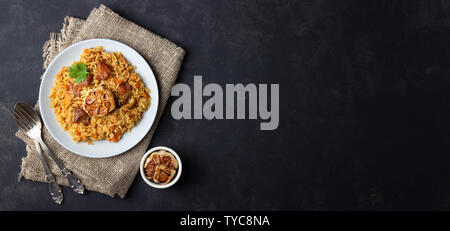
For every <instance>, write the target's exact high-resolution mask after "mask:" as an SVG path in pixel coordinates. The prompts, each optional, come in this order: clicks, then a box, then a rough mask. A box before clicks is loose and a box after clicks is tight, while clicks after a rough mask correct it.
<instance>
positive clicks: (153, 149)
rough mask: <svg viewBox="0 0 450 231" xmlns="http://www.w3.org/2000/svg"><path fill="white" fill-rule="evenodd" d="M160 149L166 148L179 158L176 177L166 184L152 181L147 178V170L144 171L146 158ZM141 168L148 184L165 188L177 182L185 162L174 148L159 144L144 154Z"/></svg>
mask: <svg viewBox="0 0 450 231" xmlns="http://www.w3.org/2000/svg"><path fill="white" fill-rule="evenodd" d="M158 150H165V151H168V152H170V153H172V154H173V155H174V156H175V158H176V159H177V161H178V170H177V175H176V176H175V178H173V179H172V181H171V182H169V183H168V184H164V185H160V184H157V183H154V182H152V181H150V180H149V179H147V176H146V175H145V172H144V163H145V159H147V157H148V156H149V155H150V154H151V153H152V152H155V151H158ZM139 169H140V172H141V177H142V179H143V180H144V181H145V183H147V184H148V185H150V186H152V187H153V188H157V189H165V188H169V187H170V186H172V185H174V184H175V183H177V181H178V179H180V176H181V171H182V169H183V164H182V163H181V159H180V156H178V154H177V152H175V151H174V150H173V149H171V148H169V147H165V146H158V147H154V148H152V149H150V150H148V151H147V152H146V153H145V154H144V156H143V157H142V159H141V163H140V167H139Z"/></svg>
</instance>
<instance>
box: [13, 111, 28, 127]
mask: <svg viewBox="0 0 450 231" xmlns="http://www.w3.org/2000/svg"><path fill="white" fill-rule="evenodd" d="M14 118H16V122H17V125H19V127H20V126H21V127H22V128H23V129H24V130H30V129H31V128H32V126H31V125H30V124H29V123H27V122H26V121H25V119H24V117H23V115H21V114H19V113H18V112H17V111H16V110H14Z"/></svg>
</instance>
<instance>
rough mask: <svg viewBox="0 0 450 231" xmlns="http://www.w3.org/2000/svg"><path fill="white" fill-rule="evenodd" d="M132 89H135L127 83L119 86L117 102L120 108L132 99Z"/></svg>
mask: <svg viewBox="0 0 450 231" xmlns="http://www.w3.org/2000/svg"><path fill="white" fill-rule="evenodd" d="M131 89H133V87H132V86H131V85H130V84H129V83H127V82H122V83H120V84H119V85H117V94H118V100H117V101H118V104H119V106H123V105H125V104H126V103H127V101H128V98H130V96H131Z"/></svg>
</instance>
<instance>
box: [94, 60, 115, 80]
mask: <svg viewBox="0 0 450 231" xmlns="http://www.w3.org/2000/svg"><path fill="white" fill-rule="evenodd" d="M111 72H112V68H111V66H109V65H108V64H106V63H104V62H102V61H99V62H98V63H97V75H96V76H95V78H96V79H98V80H105V79H107V78H108V77H109V75H111Z"/></svg>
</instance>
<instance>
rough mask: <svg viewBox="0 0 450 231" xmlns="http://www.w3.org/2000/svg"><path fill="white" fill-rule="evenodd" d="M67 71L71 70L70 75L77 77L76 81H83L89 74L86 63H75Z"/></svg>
mask: <svg viewBox="0 0 450 231" xmlns="http://www.w3.org/2000/svg"><path fill="white" fill-rule="evenodd" d="M67 71H68V72H69V76H70V77H72V78H75V82H76V83H81V82H83V81H84V80H85V79H86V76H87V75H88V74H89V72H88V71H87V67H86V64H84V63H74V64H72V66H70V67H69V69H68V70H67Z"/></svg>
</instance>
